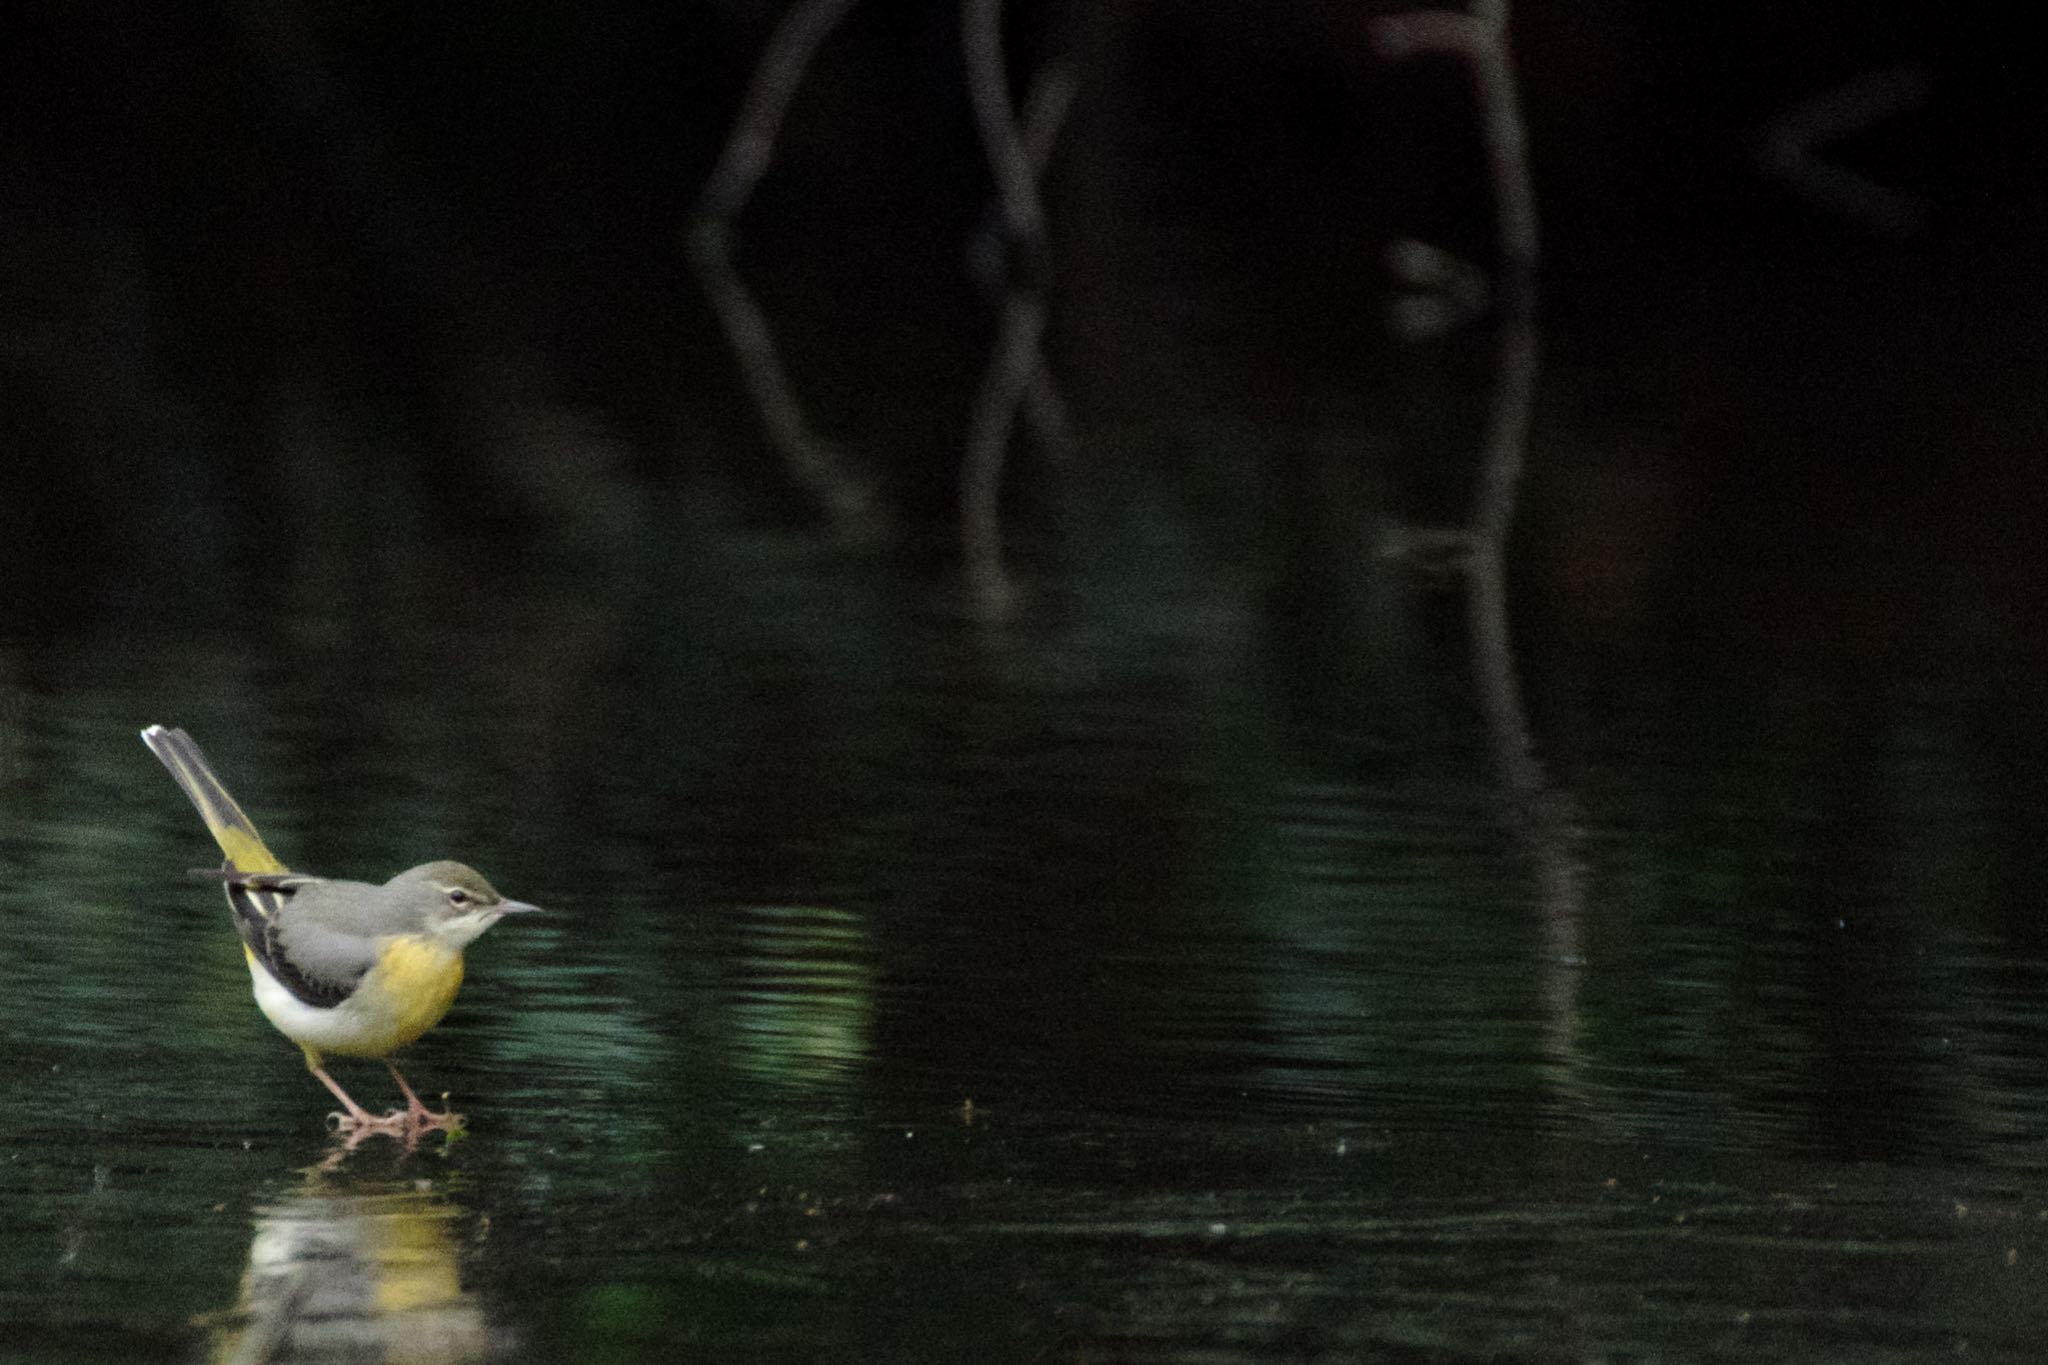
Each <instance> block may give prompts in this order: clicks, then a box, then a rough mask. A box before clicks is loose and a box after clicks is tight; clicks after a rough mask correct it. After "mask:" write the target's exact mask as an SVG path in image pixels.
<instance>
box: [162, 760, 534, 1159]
mask: <svg viewBox="0 0 2048 1365" xmlns="http://www.w3.org/2000/svg"><path fill="white" fill-rule="evenodd" d="M142 742H143V743H145V744H147V745H148V746H149V749H150V752H151V753H153V754H155V755H156V756H157V757H158V758H159V759H162V760H163V764H164V766H165V767H166V768H169V769H170V770H171V776H172V777H173V778H175V779H176V780H177V783H178V786H179V787H181V788H182V789H183V790H184V792H185V795H186V796H188V797H190V798H191V799H192V804H193V805H194V806H196V807H198V809H199V817H200V819H202V820H204V821H206V827H207V829H208V830H210V831H212V833H213V837H214V839H215V840H216V841H217V842H218V843H219V844H220V847H221V851H222V852H223V853H225V854H226V855H227V865H226V866H225V867H223V868H222V869H221V870H220V872H219V873H217V874H215V873H204V874H201V875H205V876H214V875H218V876H219V877H220V879H221V880H222V881H223V882H225V883H226V885H227V895H228V904H229V906H231V907H232V908H233V910H234V912H235V928H236V929H237V930H238V931H239V932H240V933H241V935H242V951H243V954H244V955H245V956H246V957H247V958H248V960H249V976H250V979H251V980H252V981H253V982H254V983H255V988H256V1003H257V1005H258V1006H260V1007H261V1008H262V1010H263V1013H264V1015H265V1017H267V1018H268V1019H269V1020H270V1022H271V1023H273V1024H275V1025H276V1026H277V1029H278V1031H279V1032H280V1033H282V1034H284V1036H285V1037H287V1038H289V1039H291V1040H292V1041H293V1042H295V1043H297V1044H298V1045H299V1046H300V1047H301V1048H302V1049H304V1051H305V1054H306V1066H307V1068H308V1069H309V1070H311V1071H312V1073H313V1074H314V1075H315V1076H317V1077H319V1079H320V1083H321V1084H322V1085H324V1086H326V1087H327V1088H328V1089H329V1090H331V1091H333V1092H334V1097H335V1098H336V1099H338V1100H340V1101H341V1104H342V1108H343V1110H344V1111H345V1112H344V1113H343V1114H341V1115H340V1116H339V1120H340V1123H341V1126H342V1128H343V1129H344V1130H345V1131H352V1132H356V1133H362V1132H369V1131H372V1130H383V1131H387V1132H397V1131H401V1130H403V1131H414V1132H416V1131H417V1130H418V1129H420V1128H421V1127H449V1126H452V1125H453V1124H454V1123H455V1121H456V1120H455V1116H454V1115H452V1114H446V1113H442V1114H437V1113H435V1112H434V1111H433V1110H431V1109H429V1108H427V1107H426V1105H424V1104H422V1103H420V1098H419V1096H417V1095H415V1094H414V1093H413V1090H412V1087H411V1086H410V1085H407V1084H406V1081H405V1077H403V1076H401V1075H400V1074H399V1072H398V1068H397V1067H396V1066H395V1065H393V1064H392V1062H391V1061H390V1057H389V1054H390V1053H392V1052H393V1051H395V1050H396V1049H398V1048H401V1047H404V1046H405V1045H406V1044H407V1043H410V1042H412V1041H413V1040H414V1039H415V1038H418V1037H419V1036H420V1035H421V1034H423V1033H425V1032H426V1031H427V1030H428V1029H430V1028H432V1027H433V1026H434V1025H435V1024H437V1023H439V1022H440V1021H441V1016H442V1015H444V1014H446V1013H447V1012H448V1007H449V1005H451V1004H453V1003H454V1000H455V992H456V990H457V989H458V988H459V987H460V986H461V985H462V950H463V949H464V948H465V947H467V946H468V945H469V944H470V942H471V941H472V940H474V939H475V938H476V937H477V935H479V934H481V933H483V931H484V930H486V929H488V928H490V927H491V926H492V925H493V924H496V923H497V922H498V921H499V920H500V919H503V918H504V917H505V916H506V915H508V914H516V913H519V912H522V911H528V910H533V909H535V908H536V907H534V906H531V905H526V904H523V903H522V902H519V901H514V900H506V899H505V898H504V897H503V896H500V895H499V894H498V893H497V892H496V891H495V890H493V889H492V887H491V884H490V883H489V882H487V881H485V880H484V879H483V877H482V875H481V874H479V873H478V872H476V871H475V870H473V869H471V868H467V867H464V866H463V865H462V864H461V863H450V862H437V863H427V864H425V865H423V866H421V867H416V868H413V869H412V870H411V871H410V872H401V873H399V874H398V875H397V876H395V877H393V878H392V879H391V880H390V881H388V882H385V883H384V884H383V885H382V886H373V885H371V884H370V883H368V882H345V881H329V880H327V879H326V878H323V877H307V876H301V875H300V874H298V873H295V872H292V871H290V870H289V869H287V868H286V867H285V865H284V864H283V863H282V862H280V861H279V860H278V858H277V855H276V854H274V853H272V852H271V851H270V850H269V849H268V848H267V847H265V846H264V843H263V839H262V836H260V835H258V834H257V833H256V827H255V826H254V825H252V824H250V823H249V817H248V816H246V815H244V814H243V813H242V808H241V807H240V806H239V805H237V804H235V798H234V797H232V796H230V795H228V792H227V788H225V787H223V786H222V785H221V783H220V779H219V778H217V777H215V776H214V775H213V769H212V768H211V767H209V766H207V762H206V756H205V755H204V754H202V753H200V751H199V746H198V745H197V744H196V743H194V742H193V740H192V736H190V735H188V734H186V733H185V732H184V731H183V730H167V729H165V728H164V727H163V726H161V725H152V726H150V727H149V728H148V729H147V730H144V731H143V732H142ZM329 1052H332V1053H336V1054H338V1055H340V1056H344V1057H380V1058H384V1059H385V1061H384V1064H385V1065H386V1066H387V1067H390V1069H391V1078H392V1079H393V1080H394V1081H397V1082H398V1088H399V1089H400V1090H401V1091H403V1092H404V1093H405V1100H406V1107H405V1108H404V1109H402V1110H393V1111H392V1112H391V1113H389V1114H387V1115H385V1116H384V1117H383V1118H375V1117H373V1116H371V1114H370V1113H369V1112H368V1111H367V1110H365V1109H364V1108H363V1107H362V1106H361V1105H359V1104H357V1103H356V1102H355V1101H354V1100H352V1099H350V1098H349V1095H348V1092H347V1091H345V1090H343V1089H342V1088H341V1086H340V1084H339V1083H337V1082H336V1081H335V1079H334V1077H332V1076H330V1075H328V1074H327V1070H326V1068H325V1067H324V1066H323V1065H322V1064H321V1058H322V1056H323V1054H325V1053H329Z"/></svg>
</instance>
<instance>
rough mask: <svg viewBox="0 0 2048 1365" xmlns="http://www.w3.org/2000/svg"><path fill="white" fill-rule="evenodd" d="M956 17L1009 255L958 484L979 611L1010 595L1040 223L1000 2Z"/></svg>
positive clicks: (971, 0)
mask: <svg viewBox="0 0 2048 1365" xmlns="http://www.w3.org/2000/svg"><path fill="white" fill-rule="evenodd" d="M960 18H961V37H960V42H961V49H962V51H963V53H964V54H965V57H966V62H967V89H968V95H969V97H970V98H971V99H972V101H973V104H974V120H975V124H976V126H977V127H978V128H979V129H980V132H981V145H982V151H983V153H984V154H985V155H986V156H987V158H988V165H989V171H990V173H991V174H992V175H993V176H994V178H995V184H996V203H997V205H998V207H999V208H1000V209H1001V211H1002V222H1003V236H1004V238H1005V240H1006V241H1007V243H1008V245H1009V248H1010V252H1011V263H1010V272H1009V284H1008V287H1007V288H1006V289H1005V291H1004V294H1003V304H1002V316H1001V320H1000V321H999V322H998V324H997V335H996V345H995V352H994V354H993V355H992V356H991V357H990V359H989V367H988V373H987V375H986V376H985V377H984V378H983V380H982V386H981V392H980V393H979V394H978V395H977V396H976V398H975V401H974V415H973V421H972V424H971V426H970V427H969V430H968V437H967V454H966V459H965V468H964V470H963V472H962V477H961V485H960V535H961V551H962V555H963V557H964V559H965V561H966V571H967V583H968V588H969V590H970V591H971V592H972V593H973V594H974V597H975V599H976V601H977V602H978V603H979V604H980V606H981V608H982V610H983V611H984V612H987V613H990V614H1001V613H1002V612H1004V611H1006V610H1007V609H1008V608H1009V606H1010V605H1011V601H1012V598H1013V596H1014V588H1013V587H1012V585H1011V583H1010V581H1009V576H1008V573H1007V572H1006V571H1005V569H1004V568H1003V546H1002V524H1001V519H1000V507H999V503H1000V499H1001V495H1002V481H1003V459H1004V456H1005V454H1006V453H1007V451H1008V448H1009V443H1010V431H1011V428H1012V427H1013V426H1014V425H1015V422H1016V416H1017V407H1018V404H1019V402H1020V401H1021V400H1022V398H1023V395H1024V393H1025V390H1026V388H1027V386H1029V384H1030V383H1031V380H1032V376H1033V373H1034V372H1035V371H1036V370H1037V369H1038V367H1039V350H1038V342H1039V338H1040V336H1041V335H1043V333H1044V331H1045V301H1044V295H1043V285H1042V281H1043V279H1044V274H1045V262H1044V257H1045V222H1044V216H1043V213H1042V212H1041V210H1040V208H1039V204H1038V181H1037V176H1036V173H1035V172H1034V170H1033V168H1032V164H1031V157H1030V155H1029V153H1028V152H1027V150H1026V148H1025V146H1024V141H1023V139H1022V137H1021V136H1020V135H1019V133H1018V130H1017V121H1016V117H1015V114H1014V112H1013V110H1012V108H1011V104H1010V83H1009V79H1008V77H1007V76H1006V75H1005V73H1004V70H1003V36H1002V19H1003V6H1002V0H962V3H961V15H960Z"/></svg>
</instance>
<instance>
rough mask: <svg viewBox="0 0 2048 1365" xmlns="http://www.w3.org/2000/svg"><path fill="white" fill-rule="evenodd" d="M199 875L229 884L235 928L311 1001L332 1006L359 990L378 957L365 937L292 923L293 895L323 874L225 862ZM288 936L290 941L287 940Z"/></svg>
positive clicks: (281, 979) (267, 965)
mask: <svg viewBox="0 0 2048 1365" xmlns="http://www.w3.org/2000/svg"><path fill="white" fill-rule="evenodd" d="M194 875H196V876H204V877H208V878H213V877H218V878H219V879H220V880H221V881H222V882H224V883H225V884H226V887H227V893H228V905H229V906H230V907H231V908H232V909H233V910H234V912H235V932H236V933H238V934H240V935H241V936H242V943H243V945H244V946H246V947H247V948H248V950H249V951H250V952H251V953H254V954H255V955H256V960H257V961H259V962H261V963H262V964H263V968H264V970H265V971H267V972H269V973H270V974H271V975H272V976H274V977H276V978H277V981H278V984H279V985H281V986H283V987H284V988H285V989H286V990H288V991H290V992H291V993H292V995H293V996H294V997H295V998H296V999H299V1000H302V1001H304V1002H305V1003H306V1004H308V1005H316V1006H319V1007H321V1008H323V1009H324V1008H332V1007H333V1006H335V1005H339V1004H340V1003H341V1002H342V1001H344V1000H346V999H348V997H349V996H350V995H351V994H353V993H354V992H355V988H356V984H357V983H358V982H360V981H361V980H362V979H363V974H364V973H365V972H367V971H369V970H370V967H371V964H372V963H373V962H374V961H375V960H376V958H375V952H374V949H373V946H372V945H371V944H370V943H369V942H368V941H366V940H363V939H359V938H354V937H351V936H348V935H343V934H336V933H333V932H331V931H324V930H322V929H321V928H320V927H319V926H318V925H311V924H303V923H292V924H290V927H289V929H287V928H286V924H287V923H288V921H289V919H290V915H291V906H292V901H293V899H294V898H295V897H297V896H298V894H299V893H300V892H301V891H303V890H305V889H306V888H308V887H313V886H318V885H319V884H320V880H321V879H320V878H318V877H304V876H299V875H297V874H294V873H289V872H242V871H238V870H236V869H234V868H222V869H221V870H220V871H219V872H212V871H203V872H198V873H195V874H194ZM287 940H289V942H287Z"/></svg>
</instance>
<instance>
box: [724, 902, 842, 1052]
mask: <svg viewBox="0 0 2048 1365" xmlns="http://www.w3.org/2000/svg"><path fill="white" fill-rule="evenodd" d="M740 913H741V914H742V915H743V916H744V919H743V920H742V923H741V929H740V933H741V939H742V948H741V951H740V953H739V954H738V955H737V956H736V959H735V962H734V969H735V973H736V977H737V979H736V980H735V981H734V983H733V985H732V988H731V989H730V991H729V992H728V994H727V999H726V1003H725V1013H726V1017H727V1021H728V1024H729V1028H728V1031H727V1039H728V1042H729V1045H730V1047H731V1055H732V1058H733V1063H734V1065H735V1066H737V1067H738V1068H740V1069H741V1070H744V1071H749V1072H752V1073H753V1074H755V1075H758V1076H766V1077H771V1078H774V1079H777V1080H784V1081H797V1082H801V1083H805V1084H816V1083H820V1082H826V1081H830V1080H835V1079H843V1078H844V1077H845V1076H846V1075H847V1073H848V1072H850V1071H857V1070H858V1069H859V1068H860V1067H861V1066H862V1065H863V1064H864V1063H865V1062H866V1060H867V1056H868V1050H869V1039H870V1034H871V1031H872V1028H873V1022H874V1013H875V966H874V947H873V944H872V942H871V941H870V937H869V934H868V926H867V921H866V919H865V918H864V917H862V916H860V915H857V914H854V913H852V912H850V911H845V910H834V909H830V908H827V907H823V906H748V907H746V908H745V909H744V910H742V911H741V912H740Z"/></svg>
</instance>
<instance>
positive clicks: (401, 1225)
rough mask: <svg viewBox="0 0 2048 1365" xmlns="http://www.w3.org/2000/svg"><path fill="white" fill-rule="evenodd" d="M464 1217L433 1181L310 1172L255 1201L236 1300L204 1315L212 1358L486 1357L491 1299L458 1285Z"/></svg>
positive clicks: (226, 1362) (224, 1361)
mask: <svg viewBox="0 0 2048 1365" xmlns="http://www.w3.org/2000/svg"><path fill="white" fill-rule="evenodd" d="M463 1218H464V1213H463V1210H461V1209H460V1208H458V1207H457V1206H456V1205H454V1204H452V1203H450V1202H449V1201H448V1199H447V1198H446V1197H445V1196H443V1195H440V1194H438V1193H435V1192H433V1191H431V1190H428V1189H421V1188H417V1187H414V1186H411V1185H403V1184H385V1183H375V1184H367V1185H365V1184H359V1183H351V1184H347V1185H336V1184H334V1183H332V1182H331V1181H330V1180H329V1178H328V1177H326V1176H315V1177H313V1178H312V1180H311V1181H310V1183H309V1184H308V1185H307V1186H306V1188H305V1189H303V1190H302V1191H300V1192H299V1193H297V1194H294V1195H292V1196H289V1197H287V1198H284V1199H280V1200H277V1201H274V1202H272V1203H270V1204H267V1205H265V1206H263V1207H261V1208H259V1209H258V1210H257V1212H256V1219H255V1229H254V1236H253V1237H252V1238H251V1240H250V1243H249V1268H248V1270H247V1271H245V1272H244V1274H243V1276H242V1291H241V1298H240V1301H239V1302H238V1303H237V1304H236V1305H235V1307H234V1308H233V1309H231V1310H228V1311H226V1312H223V1313H220V1314H215V1315H212V1316H211V1317H210V1318H209V1319H208V1321H207V1322H206V1324H205V1325H206V1326H208V1327H209V1328H211V1329H212V1332H213V1343H212V1344H213V1350H212V1353H211V1358H212V1359H213V1360H215V1361H218V1362H222V1365H229V1363H230V1362H235V1363H239V1362H254V1361H277V1360H379V1361H398V1362H405V1361H421V1362H424V1361H440V1362H462V1361H473V1360H482V1359H484V1358H485V1357H486V1356H487V1355H488V1354H489V1351H490V1344H491V1343H490V1333H489V1331H488V1329H487V1326H486V1323H485V1319H484V1314H483V1308H482V1305H481V1304H480V1303H479V1301H478V1300H477V1298H476V1296H475V1295H473V1294H469V1293H465V1292H464V1290H463V1288H462V1282H461V1258H460V1244H461V1237H460V1233H461V1226H462V1222H463Z"/></svg>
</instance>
